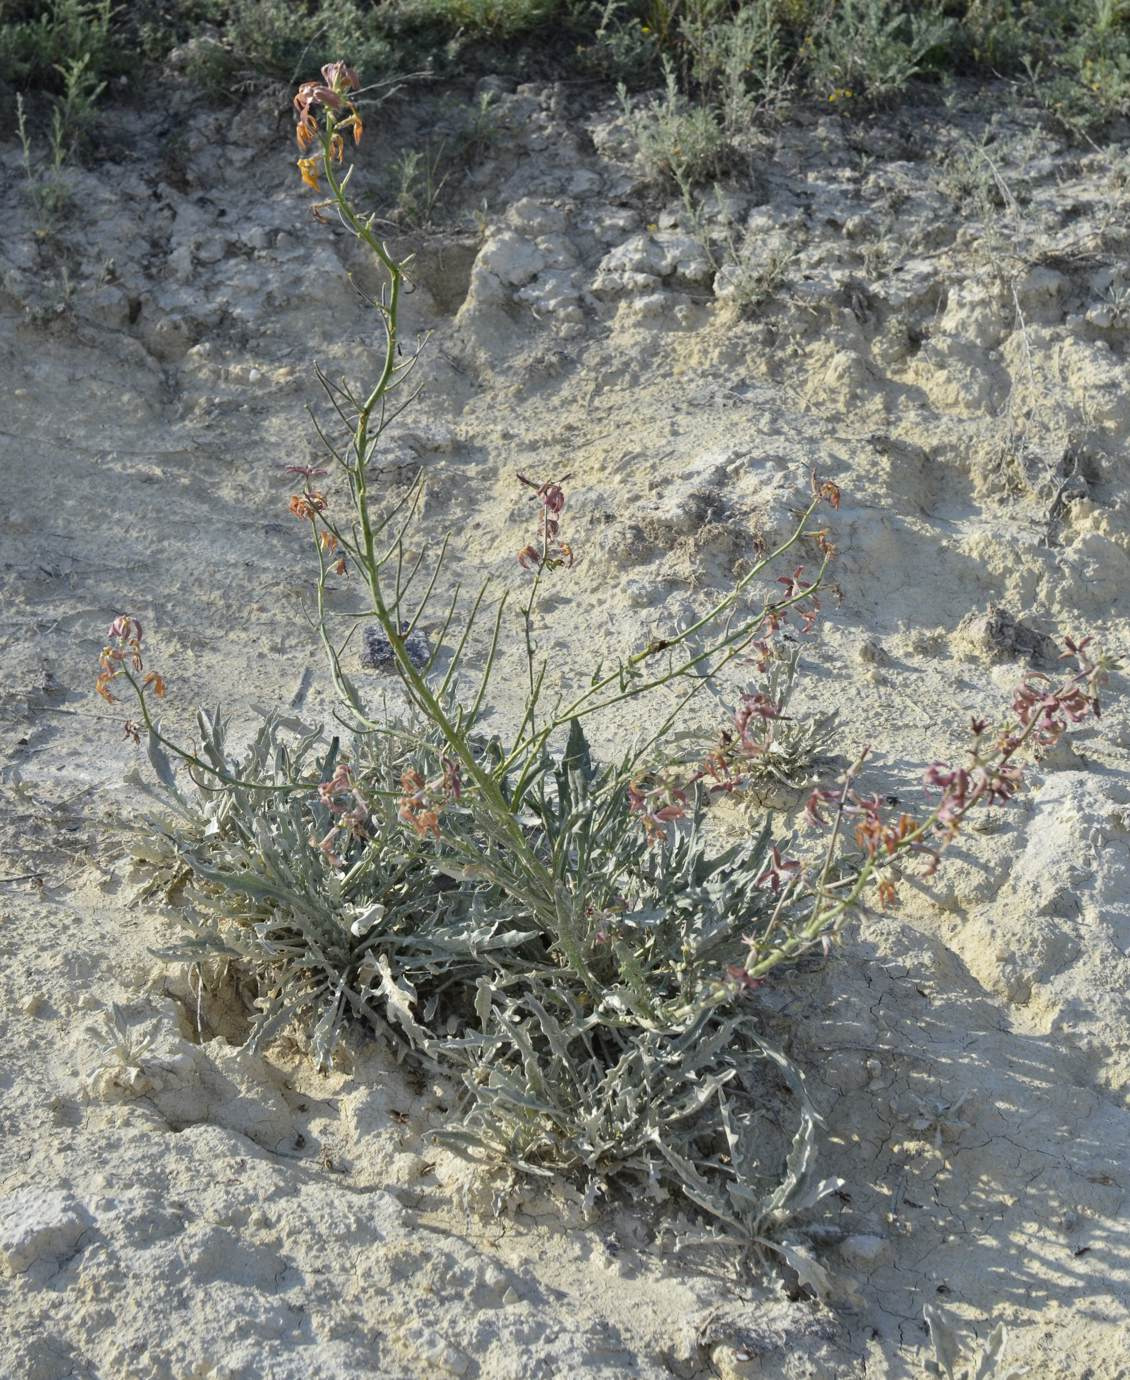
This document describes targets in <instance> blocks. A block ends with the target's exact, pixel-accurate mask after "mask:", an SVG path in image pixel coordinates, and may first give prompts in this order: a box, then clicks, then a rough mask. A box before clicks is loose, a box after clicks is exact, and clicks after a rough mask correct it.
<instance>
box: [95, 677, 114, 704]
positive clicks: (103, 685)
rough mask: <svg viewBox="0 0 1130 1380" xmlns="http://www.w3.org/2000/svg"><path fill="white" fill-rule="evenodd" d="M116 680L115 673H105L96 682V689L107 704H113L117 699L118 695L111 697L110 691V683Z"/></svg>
mask: <svg viewBox="0 0 1130 1380" xmlns="http://www.w3.org/2000/svg"><path fill="white" fill-rule="evenodd" d="M113 679H114V672H112V671H103V672H101V674H100V675H99V677H98V679H97V680H96V681H95V682H94V688H95V690H97V691H98V693H99V694H100V695H101V696H102V698H103V699H104V700H105V701H106V703H107V704H113V703H114V701H115V700H116V699H117V696H116V695H111V694H110V690H109V685H110V682H111V681H112V680H113Z"/></svg>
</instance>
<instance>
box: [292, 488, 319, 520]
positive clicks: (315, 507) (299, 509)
mask: <svg viewBox="0 0 1130 1380" xmlns="http://www.w3.org/2000/svg"><path fill="white" fill-rule="evenodd" d="M288 506H289V507H290V511H291V512H292V513H293V514H294V516H295V517H296V518H313V517H315V516H316V514H318V513H320V512H322V511H323V510H324V509H325V508H326V506H327V504H326V496H325V494H323V493H319V492H318V491H317V490H316V489H307V490H306V492H305V493H304V494H292V495H291V500H290V504H289V505H288Z"/></svg>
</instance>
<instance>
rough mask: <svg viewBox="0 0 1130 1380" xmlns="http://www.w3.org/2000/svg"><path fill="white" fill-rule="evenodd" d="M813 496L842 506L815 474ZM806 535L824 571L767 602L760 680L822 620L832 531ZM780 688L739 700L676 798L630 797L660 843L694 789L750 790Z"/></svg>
mask: <svg viewBox="0 0 1130 1380" xmlns="http://www.w3.org/2000/svg"><path fill="white" fill-rule="evenodd" d="M525 482H527V483H528V482H529V481H528V480H527V481H525ZM812 496H813V498H814V499H815V500H818V501H820V502H823V503H827V504H828V505H829V506H830V507H832V508H838V507H839V506H840V491H839V489H838V488H837V486H836V485H835V484H833V483H832V482H831V481H830V480H820V479H818V478H817V476H816V475H815V473H813V475H812ZM805 535H806V536H807V537H809V538H810V539H812V540H814V541H815V542H816V545H817V547H818V549H819V550H820V551H821V553H822V555H823V561H822V564H821V567H820V570H819V571H818V572H817V574H816V575H814V576H812V577H811V578H806V576H805V567H804V566H803V565H798V566H796V567H795V569H794V570H793V571H792V573H791V574H789V575H781V576H778V577H777V580H776V583H777V584H779V585H780V586H781V587H782V593H781V594H780V596H779V597H776V598H774V599H772V600H770V601H769V602H767V603H766V605H765V608H764V611H763V613H762V619H761V625H760V627H759V628H758V629H757V631H756V633H755V634H754V636H753V637H751V639H750V641H749V643H748V647H749V650H750V651H751V652H752V654H753V664H754V666H755V668H756V671H757V674H758V675H762V676H763V675H765V674H766V672H770V670H771V668H772V667H773V666H774V663H775V662H778V661H779V660H780V659H781V657H782V656H783V649H782V648H781V647H780V644H779V640H778V639H779V635H781V634H782V633H783V632H785V631H790V630H795V631H796V632H798V633H800V634H802V635H803V634H805V633H810V632H811V631H812V629H813V627H814V626H815V624H816V621H817V619H818V618H819V616H820V611H821V609H820V594H819V592H820V590H821V589H822V588H823V587H824V571H825V570H826V569H827V565H828V562H829V561H830V560H831V559H832V557H833V556H834V555H835V548H834V547H833V546H831V544H830V543H829V542H828V540H827V532H826V531H816V532H807V533H806V534H805ZM528 549H530V550H532V548H528ZM523 554H525V553H523ZM535 554H536V553H535ZM519 559H521V557H519ZM668 646H670V643H669V642H666V641H663V640H662V639H660V640H658V641H656V642H654V643H653V644H652V645H651V647H650V648H649V649H648V651H649V654H650V653H652V652H659V651H663V650H664V649H665V648H667V647H668ZM774 684H775V682H774V680H773V676H772V675H770V683H769V689H770V691H771V693H769V694H767V693H765V690H764V689H750V690H746V691H744V692H743V693H742V694H741V695H740V696H739V699H738V703H737V707H736V708H735V710H734V717H733V720H732V722H731V724H729V725H728V726H727V727H726V728H724V729H723V730H722V732H721V734H720V735H719V738H718V741H717V743H716V745H715V746H714V747H713V748H712V749H711V751H710V752H708V753H707V754H706V756H705V757H704V758H703V760H702V761H701V762H700V763H699V765H698V767H697V769H696V770H695V771H694V772H693V773H692V774H691V775H690V776H689V777H688V778H687V780H686V781H685V782H683V783H682V786H681V787H680V789H679V790H678V792H677V793H676V794H675V795H672V796H671V798H670V799H663V800H662V803H661V805H660V806H659V808H650V807H647V806H646V805H645V804H641V800H643V799H644V796H642V795H641V792H640V790H639V789H638V788H633V789H634V790H635V795H634V796H633V795H632V794H631V791H630V792H629V798H630V804H631V809H632V810H633V812H634V813H636V814H638V815H639V816H640V818H641V819H642V820H643V823H644V828H645V830H646V831H647V834H648V837H649V838H651V839H652V840H653V841H657V840H658V839H659V838H661V837H662V835H663V832H664V831H663V829H662V827H661V826H662V825H664V824H668V823H671V822H672V821H674V820H677V819H680V818H682V817H683V816H684V815H685V814H686V805H687V800H688V793H689V792H691V791H692V790H693V789H694V788H696V787H701V789H703V790H705V791H706V792H707V794H708V795H718V794H726V793H728V792H732V791H738V790H741V789H744V788H745V787H747V786H748V785H749V782H750V777H751V772H752V771H753V770H754V769H755V768H756V767H758V766H759V765H760V763H762V762H763V761H764V760H765V759H766V758H767V757H768V756H769V753H770V752H771V750H772V749H773V746H774V741H775V734H776V731H777V727H778V725H779V724H780V723H781V722H783V721H785V719H786V716H785V714H784V699H785V698H786V697H787V691H784V692H782V693H775V692H773V686H774ZM778 690H779V686H778ZM652 794H654V793H652ZM647 798H648V799H650V798H651V797H650V796H648V797H647Z"/></svg>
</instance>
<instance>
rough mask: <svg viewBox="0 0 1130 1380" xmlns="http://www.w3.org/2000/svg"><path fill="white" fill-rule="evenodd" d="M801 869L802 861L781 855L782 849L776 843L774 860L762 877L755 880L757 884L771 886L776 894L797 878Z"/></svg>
mask: <svg viewBox="0 0 1130 1380" xmlns="http://www.w3.org/2000/svg"><path fill="white" fill-rule="evenodd" d="M799 871H800V863H798V862H796V861H794V860H793V859H785V858H782V857H781V850H780V849H779V848H778V847H777V846H776V845H774V847H773V861H772V862H771V863H770V864H769V866H768V867H767V868H766V869H765V871H764V872H763V873H762V874H761V876H760V877H758V878H757V880H756V881H755V882H754V885H755V886H769V887H770V888H771V889H772V891H773V893H774V895H775V894H776V893H777V892H779V891H781V890H782V888H783V887H788V886H791V885H792V884H793V882H794V881H795V880H796V874H797V873H798V872H799Z"/></svg>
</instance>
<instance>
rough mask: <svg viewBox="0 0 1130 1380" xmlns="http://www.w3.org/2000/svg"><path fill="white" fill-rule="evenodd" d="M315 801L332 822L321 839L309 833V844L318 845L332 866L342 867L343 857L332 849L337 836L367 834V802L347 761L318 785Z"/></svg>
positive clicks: (355, 837)
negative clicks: (328, 814) (327, 811)
mask: <svg viewBox="0 0 1130 1380" xmlns="http://www.w3.org/2000/svg"><path fill="white" fill-rule="evenodd" d="M318 803H319V804H320V805H324V806H325V808H326V809H327V810H329V812H330V816H331V818H332V821H333V822H332V823H331V825H330V827H329V829H328V830H327V832H326V834H325V837H324V838H321V839H319V838H318V837H317V835H315V834H311V836H310V847H311V848H317V849H318V851H319V852H320V853H322V855H323V856H324V857H325V859H326V861H327V862H328V863H329V864H330V866H331V867H341V866H342V860H341V858H340V857H339V856H338V853H337V852H336V851H335V848H334V844H335V842H337V841H338V838H339V836H343V837H345V838H346V839H367V838H368V837H369V821H370V811H369V805H368V802H367V801H366V799H365V797H364V796H363V795H362V794H361V792H360V790H359V789H358V787H357V783H356V781H355V780H354V778H353V770H352V768H351V767H350V766H349V764H348V763H346V762H339V763H338V765H337V769H336V770H335V772H334V774H333V776H332V777H331V778H330V779H329V780H328V781H323V782H322V784H321V785H320V786H319V787H318Z"/></svg>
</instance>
